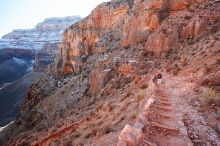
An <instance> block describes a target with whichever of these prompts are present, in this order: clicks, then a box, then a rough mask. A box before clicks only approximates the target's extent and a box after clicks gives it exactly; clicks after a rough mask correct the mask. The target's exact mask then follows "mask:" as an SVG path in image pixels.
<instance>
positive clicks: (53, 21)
mask: <svg viewBox="0 0 220 146" xmlns="http://www.w3.org/2000/svg"><path fill="white" fill-rule="evenodd" d="M79 20H81V18H80V16H71V17H64V18H56V17H55V18H47V19H45V20H44V22H42V23H39V24H37V25H36V27H35V28H33V29H18V30H14V31H13V32H11V33H9V34H6V35H4V36H3V37H2V39H1V40H0V49H2V48H22V49H35V50H41V49H42V47H43V45H44V44H45V43H48V42H61V40H62V33H63V31H64V30H65V29H66V28H68V27H69V26H70V25H72V24H74V23H76V22H77V21H79Z"/></svg>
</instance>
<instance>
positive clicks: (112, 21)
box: [57, 0, 208, 73]
mask: <svg viewBox="0 0 220 146" xmlns="http://www.w3.org/2000/svg"><path fill="white" fill-rule="evenodd" d="M204 2H205V0H201V1H184V0H159V1H151V0H145V1H140V0H128V1H125V0H123V1H120V2H118V1H112V2H111V3H104V4H101V5H100V6H98V7H97V8H96V9H95V10H93V12H92V13H91V15H89V16H88V17H87V18H85V19H84V20H82V21H81V22H79V23H77V24H75V25H72V26H71V27H70V28H69V29H67V30H66V31H65V32H64V39H63V42H62V45H61V46H62V47H61V50H60V52H59V53H60V54H59V57H58V60H59V61H57V63H59V64H62V65H61V66H62V67H61V68H60V70H61V71H62V72H63V73H79V70H80V69H79V68H81V66H82V64H83V61H82V57H83V56H89V55H92V54H99V53H104V52H108V51H110V50H112V49H115V48H116V46H117V47H127V46H129V45H132V44H136V43H145V42H146V43H145V48H146V51H147V52H153V53H157V54H160V53H161V52H165V51H168V50H170V49H173V48H179V47H180V46H179V43H178V39H179V38H180V36H181V31H182V32H183V33H182V34H183V36H191V35H199V34H201V33H202V32H203V31H204V30H205V28H206V24H207V23H208V22H207V20H203V19H200V18H198V17H196V18H193V19H192V20H191V21H190V22H189V24H188V25H187V26H186V27H183V26H181V25H180V26H178V27H176V28H175V29H172V28H166V27H164V28H163V25H161V24H162V23H163V21H164V19H166V17H168V16H169V15H170V13H171V14H175V13H177V14H176V15H180V16H181V14H178V13H179V11H183V13H182V14H185V13H188V12H189V9H188V8H189V7H194V5H198V4H201V3H204ZM168 23H169V22H168ZM180 24H181V23H180ZM164 30H166V31H164Z"/></svg>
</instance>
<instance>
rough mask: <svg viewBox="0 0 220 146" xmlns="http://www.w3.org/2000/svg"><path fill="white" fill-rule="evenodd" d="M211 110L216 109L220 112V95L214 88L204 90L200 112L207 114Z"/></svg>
mask: <svg viewBox="0 0 220 146" xmlns="http://www.w3.org/2000/svg"><path fill="white" fill-rule="evenodd" d="M209 108H214V109H216V111H217V112H220V94H219V93H217V91H215V90H214V89H212V88H204V89H203V91H202V97H201V106H200V109H199V111H200V112H205V111H206V110H207V109H209Z"/></svg>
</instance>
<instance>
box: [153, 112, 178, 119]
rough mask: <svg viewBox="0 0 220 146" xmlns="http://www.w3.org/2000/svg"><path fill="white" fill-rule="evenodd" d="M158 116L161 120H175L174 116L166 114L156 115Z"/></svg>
mask: <svg viewBox="0 0 220 146" xmlns="http://www.w3.org/2000/svg"><path fill="white" fill-rule="evenodd" d="M156 115H157V116H159V117H160V118H175V117H174V116H172V115H168V114H164V113H156Z"/></svg>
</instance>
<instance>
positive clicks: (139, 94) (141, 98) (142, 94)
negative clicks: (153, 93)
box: [136, 90, 146, 102]
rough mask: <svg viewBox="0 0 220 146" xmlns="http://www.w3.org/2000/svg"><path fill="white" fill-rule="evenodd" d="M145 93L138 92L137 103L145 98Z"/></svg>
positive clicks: (143, 91) (142, 91)
mask: <svg viewBox="0 0 220 146" xmlns="http://www.w3.org/2000/svg"><path fill="white" fill-rule="evenodd" d="M145 92H146V90H140V91H139V93H138V94H137V95H136V99H137V101H139V102H140V101H142V100H143V99H144V98H145V96H146V94H145Z"/></svg>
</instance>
